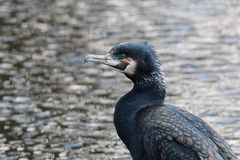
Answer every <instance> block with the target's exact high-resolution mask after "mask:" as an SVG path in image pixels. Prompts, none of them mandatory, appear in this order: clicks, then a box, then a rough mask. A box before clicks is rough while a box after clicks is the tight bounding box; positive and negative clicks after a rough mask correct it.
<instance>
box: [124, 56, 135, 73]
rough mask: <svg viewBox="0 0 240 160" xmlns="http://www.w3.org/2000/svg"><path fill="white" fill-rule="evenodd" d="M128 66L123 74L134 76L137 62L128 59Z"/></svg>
mask: <svg viewBox="0 0 240 160" xmlns="http://www.w3.org/2000/svg"><path fill="white" fill-rule="evenodd" d="M128 60H129V65H128V66H127V67H126V68H125V70H124V71H123V73H125V74H129V75H134V74H135V72H136V69H137V62H136V61H134V60H133V59H131V58H129V59H128Z"/></svg>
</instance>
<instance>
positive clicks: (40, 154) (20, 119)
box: [0, 0, 240, 160]
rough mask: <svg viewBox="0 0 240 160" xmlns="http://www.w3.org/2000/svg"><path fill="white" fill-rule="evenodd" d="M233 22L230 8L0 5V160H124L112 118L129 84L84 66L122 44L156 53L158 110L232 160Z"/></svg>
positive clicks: (235, 117)
mask: <svg viewBox="0 0 240 160" xmlns="http://www.w3.org/2000/svg"><path fill="white" fill-rule="evenodd" d="M239 17H240V2H239V1H238V0H228V1H225V0H181V1H176V0H142V1H139V0H131V1H129V0H0V82H1V83H0V142H1V143H0V159H6V160H15V159H20V160H31V159H34V160H35V159H36V160H45V159H56V160H67V159H80V160H96V159H97V160H103V159H104V160H106V159H108V160H123V159H124V160H126V159H128V160H130V159H131V158H130V156H129V153H128V151H127V150H126V148H125V146H124V145H123V143H122V142H121V141H120V139H119V138H118V136H117V135H116V132H115V129H114V126H113V122H112V120H113V118H112V116H113V111H114V104H115V103H116V101H117V100H118V98H120V97H121V96H122V95H123V94H124V93H126V92H127V91H128V90H130V88H131V86H132V84H131V83H130V81H129V80H128V79H126V78H125V77H124V76H123V75H121V74H120V73H118V72H117V71H115V70H112V69H110V68H108V67H105V66H102V65H94V64H83V57H84V56H85V55H86V54H89V53H91V54H103V53H106V52H108V50H109V49H110V48H111V47H112V46H113V45H115V44H118V43H120V42H124V41H130V40H141V41H148V42H149V43H150V44H152V45H153V46H154V47H155V48H156V49H157V50H158V53H159V56H160V59H161V61H162V63H163V68H164V71H165V77H166V82H167V86H168V97H167V99H166V102H167V103H170V104H174V105H177V106H179V107H181V108H183V109H187V110H188V111H190V112H191V113H194V114H196V115H198V116H200V117H201V118H203V119H204V120H205V121H207V122H208V123H209V124H210V125H211V126H213V127H214V128H215V129H216V130H217V131H218V132H219V133H220V134H221V135H222V136H223V137H224V138H225V139H226V140H227V142H228V143H229V144H230V145H231V146H232V148H233V150H234V151H235V152H236V153H237V154H238V155H239V156H240V18H239Z"/></svg>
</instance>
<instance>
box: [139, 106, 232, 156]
mask: <svg viewBox="0 0 240 160" xmlns="http://www.w3.org/2000/svg"><path fill="white" fill-rule="evenodd" d="M137 120H138V121H139V123H140V126H142V132H143V142H144V146H145V149H146V151H147V153H148V156H149V157H150V158H151V159H166V160H169V159H180V160H181V159H190V160H191V159H196V160H200V159H201V160H228V159H226V157H222V156H221V154H220V153H219V152H218V147H217V146H216V145H215V144H214V142H213V141H212V140H211V139H210V138H208V137H207V136H205V135H204V134H203V133H202V132H201V131H199V130H198V129H197V128H196V127H195V126H194V125H193V124H192V123H190V122H189V121H187V120H186V119H185V117H183V116H181V115H179V114H177V113H176V111H175V110H173V109H171V108H169V107H165V106H162V107H154V106H149V107H146V108H144V109H142V110H140V111H139V112H138V113H137ZM166 148H168V149H167V150H166ZM188 156H189V157H191V158H185V157H188ZM182 157H184V158H182Z"/></svg>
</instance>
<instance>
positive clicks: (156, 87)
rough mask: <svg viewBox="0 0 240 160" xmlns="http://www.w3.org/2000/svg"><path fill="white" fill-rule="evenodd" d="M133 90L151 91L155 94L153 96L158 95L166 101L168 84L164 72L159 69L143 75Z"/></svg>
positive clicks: (135, 83)
mask: <svg viewBox="0 0 240 160" xmlns="http://www.w3.org/2000/svg"><path fill="white" fill-rule="evenodd" d="M133 90H136V91H137V92H149V93H151V94H152V95H153V98H156V97H158V98H159V99H161V100H162V101H164V98H165V94H166V85H165V80H164V75H163V72H162V71H161V70H159V71H154V72H151V73H150V74H148V75H145V76H143V77H142V78H141V79H140V80H138V81H135V82H134V87H133Z"/></svg>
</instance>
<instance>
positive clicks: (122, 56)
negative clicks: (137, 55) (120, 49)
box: [118, 53, 126, 59]
mask: <svg viewBox="0 0 240 160" xmlns="http://www.w3.org/2000/svg"><path fill="white" fill-rule="evenodd" d="M125 57H126V55H125V54H124V53H122V54H119V56H118V58H119V59H123V58H125Z"/></svg>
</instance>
